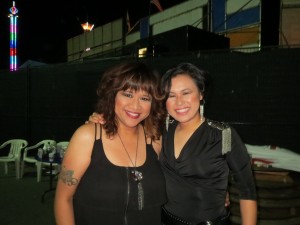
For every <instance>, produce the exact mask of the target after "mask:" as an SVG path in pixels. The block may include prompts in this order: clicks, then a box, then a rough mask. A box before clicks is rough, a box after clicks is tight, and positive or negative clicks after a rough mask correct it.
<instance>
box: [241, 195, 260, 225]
mask: <svg viewBox="0 0 300 225" xmlns="http://www.w3.org/2000/svg"><path fill="white" fill-rule="evenodd" d="M240 210H241V216H242V225H256V223H257V202H256V201H254V200H244V199H241V200H240Z"/></svg>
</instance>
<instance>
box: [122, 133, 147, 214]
mask: <svg viewBox="0 0 300 225" xmlns="http://www.w3.org/2000/svg"><path fill="white" fill-rule="evenodd" d="M117 134H118V137H119V139H120V141H121V144H122V146H123V148H124V150H125V152H126V154H127V156H128V158H129V160H130V162H131V164H132V166H133V170H132V171H131V175H132V178H133V180H134V181H136V182H137V185H138V209H139V210H142V209H143V207H144V190H143V185H142V179H143V173H142V172H140V171H138V170H137V169H136V161H137V154H138V146H139V129H138V133H137V141H136V149H135V161H134V163H133V160H132V159H131V157H130V155H129V153H128V151H127V149H126V147H125V145H124V143H123V141H122V139H121V137H120V135H119V133H118V132H117Z"/></svg>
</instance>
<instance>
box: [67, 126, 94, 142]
mask: <svg viewBox="0 0 300 225" xmlns="http://www.w3.org/2000/svg"><path fill="white" fill-rule="evenodd" d="M73 138H76V139H80V140H89V139H91V138H92V139H93V140H94V139H95V124H94V123H87V124H83V125H81V126H80V127H78V128H77V130H76V131H75V132H74V134H73V136H72V139H73Z"/></svg>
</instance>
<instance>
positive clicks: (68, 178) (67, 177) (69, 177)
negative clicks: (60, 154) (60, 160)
mask: <svg viewBox="0 0 300 225" xmlns="http://www.w3.org/2000/svg"><path fill="white" fill-rule="evenodd" d="M73 174H74V170H67V169H66V167H64V166H63V167H62V170H61V172H60V174H59V178H60V179H61V180H62V182H64V183H65V184H67V185H69V186H71V185H76V184H78V179H76V178H74V177H73Z"/></svg>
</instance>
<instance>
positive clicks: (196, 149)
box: [160, 120, 256, 224]
mask: <svg viewBox="0 0 300 225" xmlns="http://www.w3.org/2000/svg"><path fill="white" fill-rule="evenodd" d="M176 125H177V122H174V123H172V124H171V125H170V127H169V130H168V132H167V133H166V135H165V136H164V143H163V149H162V153H161V156H160V161H161V164H162V168H163V171H164V174H165V179H166V189H167V196H168V202H167V203H166V205H165V206H164V207H165V209H166V210H168V211H169V212H170V213H172V214H173V215H176V216H178V217H180V218H182V219H184V220H186V221H189V222H191V223H194V224H197V223H199V222H201V221H207V220H213V219H215V218H217V217H219V216H225V215H226V208H225V198H226V192H227V185H228V175H229V170H231V172H232V174H233V176H234V178H235V180H236V181H237V183H238V187H239V190H240V198H241V199H253V200H255V199H256V188H255V183H254V179H253V176H252V170H251V162H250V157H249V155H248V152H247V149H246V147H245V145H244V144H243V142H242V141H241V139H240V137H239V136H238V134H237V133H236V131H235V130H234V129H233V128H231V151H230V152H228V153H226V154H225V155H223V154H222V129H219V128H218V127H216V126H211V125H209V123H208V120H206V121H204V122H203V123H202V125H201V126H200V127H198V128H197V130H196V131H195V132H194V133H193V134H192V136H191V137H190V138H189V140H188V141H187V143H186V144H185V145H184V147H183V149H182V151H181V153H180V155H179V157H178V158H177V159H176V158H175V156H174V133H175V129H176Z"/></svg>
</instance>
